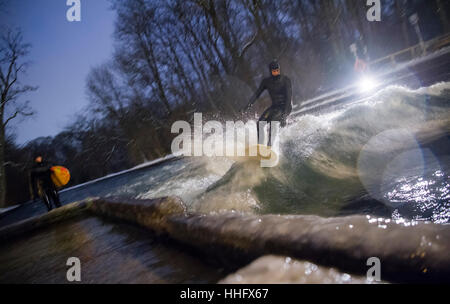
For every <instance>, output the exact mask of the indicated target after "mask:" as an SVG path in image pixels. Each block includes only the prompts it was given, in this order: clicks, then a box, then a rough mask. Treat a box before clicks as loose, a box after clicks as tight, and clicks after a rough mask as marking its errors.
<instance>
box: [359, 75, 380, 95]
mask: <svg viewBox="0 0 450 304" xmlns="http://www.w3.org/2000/svg"><path fill="white" fill-rule="evenodd" d="M377 85H378V84H377V82H376V80H375V79H373V78H372V77H370V76H364V77H363V78H362V79H361V80H360V81H359V83H358V87H359V90H360V91H361V92H363V93H364V92H371V91H373V90H374V89H375V88H376V87H377Z"/></svg>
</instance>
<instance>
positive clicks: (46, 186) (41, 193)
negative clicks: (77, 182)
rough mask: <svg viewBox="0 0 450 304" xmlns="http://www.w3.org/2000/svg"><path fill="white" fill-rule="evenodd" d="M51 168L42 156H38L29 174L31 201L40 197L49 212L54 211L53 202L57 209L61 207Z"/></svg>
mask: <svg viewBox="0 0 450 304" xmlns="http://www.w3.org/2000/svg"><path fill="white" fill-rule="evenodd" d="M51 167H52V166H51V165H49V164H48V163H47V162H45V161H43V158H42V156H41V155H37V156H36V157H35V159H34V165H33V167H32V169H31V170H30V174H29V180H30V194H31V199H32V200H33V201H36V200H37V198H38V197H40V198H41V199H42V200H43V201H44V203H45V205H46V206H47V209H48V211H50V210H52V205H51V201H53V202H54V204H55V205H56V207H57V208H58V207H61V202H60V200H59V195H58V190H57V188H56V186H55V184H54V183H53V181H52V179H51V174H52V171H51Z"/></svg>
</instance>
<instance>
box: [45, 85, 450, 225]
mask: <svg viewBox="0 0 450 304" xmlns="http://www.w3.org/2000/svg"><path fill="white" fill-rule="evenodd" d="M449 100H450V83H438V84H435V85H433V86H431V87H426V88H420V89H417V90H410V89H408V88H405V87H400V86H390V87H388V88H385V89H383V90H380V91H379V92H377V93H375V94H374V95H372V96H371V97H370V98H368V99H366V100H365V101H364V102H361V103H356V104H351V105H348V106H345V107H343V108H340V109H339V110H336V111H333V112H331V113H327V114H322V115H318V114H315V115H305V116H301V117H294V118H293V119H292V121H291V122H290V124H289V126H288V127H286V128H285V129H282V131H281V133H280V137H279V145H278V146H279V148H278V153H279V154H280V163H279V165H278V166H276V167H274V168H261V167H260V166H259V164H256V163H255V162H235V161H234V160H232V159H228V158H225V157H216V158H209V157H191V158H183V159H178V160H174V161H168V162H164V163H161V164H159V165H156V166H153V167H150V168H146V169H140V170H135V171H130V172H127V173H125V174H122V175H118V176H116V177H112V178H109V179H104V180H101V181H99V182H96V183H91V184H88V185H86V186H82V187H78V188H75V189H73V190H68V191H65V192H63V193H62V194H61V197H62V199H63V201H64V202H66V203H67V202H71V201H75V200H81V199H84V198H86V197H89V196H104V197H108V196H123V197H131V198H138V199H147V198H157V197H161V196H170V195H176V196H179V197H181V198H182V199H183V201H184V202H185V203H186V205H187V207H188V209H189V210H190V211H193V212H201V213H217V212H229V211H231V212H240V213H253V214H254V213H256V214H267V213H275V214H315V215H320V216H325V217H331V216H344V215H350V214H372V215H380V216H385V217H390V218H394V219H401V218H405V219H414V220H426V221H432V222H435V223H442V224H447V223H449V222H450V181H449V176H450V167H449V166H450V141H449V134H450V123H449V122H450V103H449ZM39 208H41V207H39Z"/></svg>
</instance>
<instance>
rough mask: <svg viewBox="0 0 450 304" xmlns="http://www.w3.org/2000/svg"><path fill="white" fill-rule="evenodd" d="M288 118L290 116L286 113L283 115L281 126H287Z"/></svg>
mask: <svg viewBox="0 0 450 304" xmlns="http://www.w3.org/2000/svg"><path fill="white" fill-rule="evenodd" d="M287 118H288V115H286V114H284V115H283V116H281V121H280V126H281V127H282V128H284V127H286V125H287Z"/></svg>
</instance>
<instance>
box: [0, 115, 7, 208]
mask: <svg viewBox="0 0 450 304" xmlns="http://www.w3.org/2000/svg"><path fill="white" fill-rule="evenodd" d="M0 116H1V117H0V118H1V121H0V208H3V207H5V205H6V172H5V127H4V125H3V123H2V121H3V109H2V110H1V113H0Z"/></svg>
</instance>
